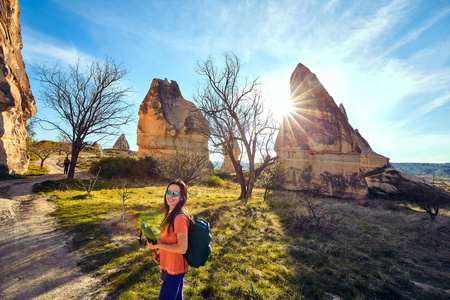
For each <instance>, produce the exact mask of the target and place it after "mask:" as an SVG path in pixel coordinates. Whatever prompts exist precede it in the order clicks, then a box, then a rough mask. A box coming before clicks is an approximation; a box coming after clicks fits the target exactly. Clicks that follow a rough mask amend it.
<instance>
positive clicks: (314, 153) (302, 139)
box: [276, 64, 368, 198]
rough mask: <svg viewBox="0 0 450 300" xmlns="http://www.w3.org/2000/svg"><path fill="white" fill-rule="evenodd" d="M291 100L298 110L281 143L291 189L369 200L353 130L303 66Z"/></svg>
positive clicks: (283, 130)
mask: <svg viewBox="0 0 450 300" xmlns="http://www.w3.org/2000/svg"><path fill="white" fill-rule="evenodd" d="M291 101H292V103H293V106H294V110H295V111H294V113H293V114H292V115H290V116H287V117H285V118H284V120H283V122H282V125H281V128H280V132H279V134H278V137H277V140H276V150H277V153H278V155H279V157H280V161H282V162H284V165H285V167H286V170H287V173H288V174H287V177H288V180H287V183H286V188H288V189H293V190H315V191H320V192H321V193H323V194H326V195H331V196H338V197H350V198H365V197H366V196H367V193H368V188H367V184H366V181H365V179H364V174H363V171H362V170H361V163H360V154H361V149H360V147H359V146H358V144H357V143H356V141H355V139H354V133H353V128H352V127H351V126H350V124H349V123H348V121H347V117H346V114H345V113H343V112H342V111H341V109H339V107H337V105H336V103H335V102H334V100H333V98H332V97H331V96H330V95H329V94H328V92H327V91H326V90H325V88H324V87H323V85H322V84H321V83H320V81H319V79H318V78H317V77H316V75H315V74H313V73H312V72H311V71H310V70H309V69H308V68H307V67H305V66H304V65H302V64H298V65H297V67H296V69H295V70H294V72H293V73H292V76H291ZM344 112H345V110H344Z"/></svg>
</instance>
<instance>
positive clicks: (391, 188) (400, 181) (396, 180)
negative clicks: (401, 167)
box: [366, 164, 450, 203]
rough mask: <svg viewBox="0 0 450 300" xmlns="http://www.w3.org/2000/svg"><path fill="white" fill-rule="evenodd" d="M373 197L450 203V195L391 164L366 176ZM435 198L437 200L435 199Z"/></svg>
mask: <svg viewBox="0 0 450 300" xmlns="http://www.w3.org/2000/svg"><path fill="white" fill-rule="evenodd" d="M366 180H367V184H368V185H369V192H370V195H371V196H372V197H378V198H395V199H404V200H410V201H412V202H416V203H420V202H429V201H430V200H436V199H437V198H438V197H439V201H438V202H440V203H446V202H450V193H448V192H446V191H445V190H444V189H441V188H438V187H437V186H434V185H432V184H429V183H428V182H427V181H426V180H425V179H423V178H420V177H417V176H414V175H410V174H405V173H403V172H400V171H398V170H397V169H395V168H394V167H392V166H391V165H390V164H388V165H386V166H384V167H382V168H377V169H375V170H373V171H371V172H368V173H367V174H366ZM433 198H435V199H433Z"/></svg>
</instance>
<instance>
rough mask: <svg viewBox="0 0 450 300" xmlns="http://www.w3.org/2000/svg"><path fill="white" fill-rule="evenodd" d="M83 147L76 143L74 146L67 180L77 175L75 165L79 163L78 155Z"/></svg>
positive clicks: (71, 179)
mask: <svg viewBox="0 0 450 300" xmlns="http://www.w3.org/2000/svg"><path fill="white" fill-rule="evenodd" d="M80 148H81V147H77V146H76V144H75V143H73V146H72V158H71V160H70V167H69V172H68V174H67V181H69V182H71V181H73V178H74V176H75V166H76V165H77V160H78V155H79V154H80V151H81V149H80Z"/></svg>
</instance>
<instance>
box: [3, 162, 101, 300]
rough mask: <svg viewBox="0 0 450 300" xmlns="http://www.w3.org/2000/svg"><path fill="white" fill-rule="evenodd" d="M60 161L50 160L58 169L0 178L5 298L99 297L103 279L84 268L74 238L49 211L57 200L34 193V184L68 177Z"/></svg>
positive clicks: (49, 166)
mask: <svg viewBox="0 0 450 300" xmlns="http://www.w3.org/2000/svg"><path fill="white" fill-rule="evenodd" d="M55 162H56V161H55V160H54V159H53V160H49V161H48V162H46V167H47V168H48V169H49V170H50V173H53V174H49V175H44V176H39V177H34V178H29V179H18V180H9V181H2V182H0V217H1V222H0V232H1V235H0V299H93V298H95V297H94V295H93V292H94V291H95V286H96V285H97V284H98V280H97V279H94V278H92V277H91V276H89V275H87V274H85V273H82V272H81V271H80V268H79V267H78V266H77V261H76V258H75V255H74V254H72V253H70V252H69V251H70V248H69V245H70V238H69V237H68V236H66V235H65V234H64V233H63V232H61V231H60V230H57V229H56V228H57V227H56V221H55V219H54V218H53V217H51V216H49V213H51V212H52V211H53V210H54V209H55V204H54V203H53V202H52V201H51V200H50V199H49V197H47V196H45V195H31V189H32V187H33V185H34V184H36V183H38V182H42V181H45V180H55V179H62V178H64V177H65V175H63V174H62V173H63V172H62V168H61V167H58V166H56V165H55ZM80 176H86V174H83V173H78V174H76V178H77V177H80Z"/></svg>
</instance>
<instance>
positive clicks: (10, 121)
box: [0, 0, 36, 174]
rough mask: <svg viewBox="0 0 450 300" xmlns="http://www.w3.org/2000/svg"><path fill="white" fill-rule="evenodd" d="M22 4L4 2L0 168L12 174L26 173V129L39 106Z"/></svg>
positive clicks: (1, 14)
mask: <svg viewBox="0 0 450 300" xmlns="http://www.w3.org/2000/svg"><path fill="white" fill-rule="evenodd" d="M19 17H20V9H19V2H18V0H11V1H1V2H0V18H1V24H0V69H1V72H0V165H5V166H6V167H7V168H8V171H9V173H19V174H20V173H24V172H26V171H27V169H28V163H29V157H28V151H27V148H26V137H27V135H28V132H27V131H26V129H25V126H26V125H27V124H28V120H29V119H30V118H31V117H32V116H33V115H34V114H35V113H36V103H35V100H34V97H33V94H32V92H31V87H30V82H29V80H28V76H27V73H26V72H25V64H24V62H23V59H22V54H21V52H20V51H21V50H22V47H23V46H22V35H21V28H20V24H19Z"/></svg>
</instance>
